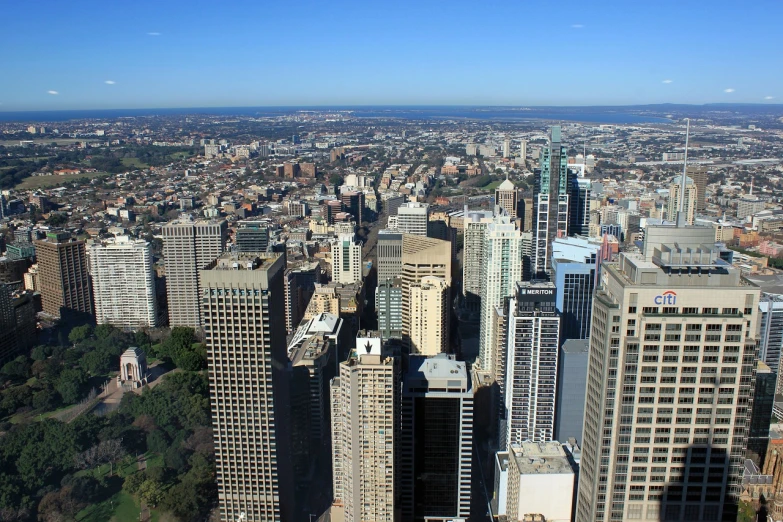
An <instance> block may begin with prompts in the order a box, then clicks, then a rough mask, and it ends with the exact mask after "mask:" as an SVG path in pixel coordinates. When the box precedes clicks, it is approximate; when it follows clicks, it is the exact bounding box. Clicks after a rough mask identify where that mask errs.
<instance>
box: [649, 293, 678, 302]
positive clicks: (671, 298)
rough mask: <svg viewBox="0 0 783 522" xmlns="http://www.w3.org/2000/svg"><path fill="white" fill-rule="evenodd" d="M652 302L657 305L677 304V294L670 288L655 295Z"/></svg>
mask: <svg viewBox="0 0 783 522" xmlns="http://www.w3.org/2000/svg"><path fill="white" fill-rule="evenodd" d="M653 302H654V303H655V304H657V305H673V304H677V294H676V293H674V292H673V291H672V290H666V291H665V292H664V293H662V294H661V295H656V296H655V299H653Z"/></svg>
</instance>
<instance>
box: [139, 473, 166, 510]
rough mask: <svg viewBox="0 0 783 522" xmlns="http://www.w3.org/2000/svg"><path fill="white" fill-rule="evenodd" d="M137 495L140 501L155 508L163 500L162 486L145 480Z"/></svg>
mask: <svg viewBox="0 0 783 522" xmlns="http://www.w3.org/2000/svg"><path fill="white" fill-rule="evenodd" d="M138 493H139V498H140V499H141V500H143V501H144V502H146V503H147V504H149V505H150V506H152V507H155V506H157V505H158V504H159V503H160V501H161V500H163V493H164V490H163V484H161V483H160V482H158V481H157V480H145V481H144V482H142V483H141V485H140V486H139V490H138Z"/></svg>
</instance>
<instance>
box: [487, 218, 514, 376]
mask: <svg viewBox="0 0 783 522" xmlns="http://www.w3.org/2000/svg"><path fill="white" fill-rule="evenodd" d="M522 249H523V245H522V233H521V232H520V231H519V229H517V227H516V226H515V225H514V223H513V222H512V221H511V219H510V218H509V216H508V215H506V214H505V213H502V214H500V215H498V216H496V217H495V218H494V219H493V220H492V223H489V224H488V225H487V230H486V234H485V236H484V245H483V250H484V253H483V260H482V269H481V289H480V295H481V307H480V310H481V311H480V314H481V316H480V317H481V324H480V329H479V358H480V363H479V368H480V369H481V370H483V371H486V372H489V371H491V370H492V368H493V367H494V365H495V361H493V360H492V352H493V347H494V346H495V338H494V333H495V330H494V329H493V328H492V315H493V313H494V311H495V307H496V306H499V305H501V304H502V303H503V298H505V297H509V296H512V295H513V294H514V291H515V289H516V284H517V283H518V282H519V281H522Z"/></svg>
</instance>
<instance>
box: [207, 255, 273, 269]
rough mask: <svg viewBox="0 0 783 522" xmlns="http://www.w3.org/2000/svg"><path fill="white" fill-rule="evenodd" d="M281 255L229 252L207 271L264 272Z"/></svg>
mask: <svg viewBox="0 0 783 522" xmlns="http://www.w3.org/2000/svg"><path fill="white" fill-rule="evenodd" d="M280 255H281V254H268V253H265V252H227V253H225V254H223V255H222V256H220V257H219V258H217V259H216V260H215V262H214V264H213V265H211V266H208V267H207V268H206V270H262V269H265V268H269V267H270V266H271V265H272V264H273V263H274V262H275V261H276V260H277V258H278V257H280Z"/></svg>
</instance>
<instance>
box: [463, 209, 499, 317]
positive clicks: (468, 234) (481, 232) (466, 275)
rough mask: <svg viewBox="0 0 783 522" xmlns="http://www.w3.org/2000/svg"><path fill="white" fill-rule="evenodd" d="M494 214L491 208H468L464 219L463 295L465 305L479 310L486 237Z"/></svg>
mask: <svg viewBox="0 0 783 522" xmlns="http://www.w3.org/2000/svg"><path fill="white" fill-rule="evenodd" d="M493 218H494V214H493V212H492V211H489V210H468V209H467V207H465V217H464V219H463V222H462V223H463V230H462V237H463V245H464V247H463V249H462V295H463V296H464V297H465V306H466V308H468V309H470V310H479V308H480V306H481V282H482V279H481V271H482V269H483V267H484V237H485V236H486V234H487V226H488V225H489V224H490V223H492V220H493Z"/></svg>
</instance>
